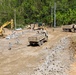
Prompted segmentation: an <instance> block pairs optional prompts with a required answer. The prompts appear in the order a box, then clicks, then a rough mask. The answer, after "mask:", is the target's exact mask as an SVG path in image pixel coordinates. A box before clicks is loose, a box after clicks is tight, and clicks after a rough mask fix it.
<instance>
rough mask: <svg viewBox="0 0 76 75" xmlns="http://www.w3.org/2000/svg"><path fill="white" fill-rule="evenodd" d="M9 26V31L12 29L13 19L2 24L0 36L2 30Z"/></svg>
mask: <svg viewBox="0 0 76 75" xmlns="http://www.w3.org/2000/svg"><path fill="white" fill-rule="evenodd" d="M9 24H10V25H11V29H12V28H13V19H11V21H9V22H8V21H7V22H6V23H4V24H3V25H2V26H1V27H0V35H3V28H4V27H6V26H8V25H9Z"/></svg>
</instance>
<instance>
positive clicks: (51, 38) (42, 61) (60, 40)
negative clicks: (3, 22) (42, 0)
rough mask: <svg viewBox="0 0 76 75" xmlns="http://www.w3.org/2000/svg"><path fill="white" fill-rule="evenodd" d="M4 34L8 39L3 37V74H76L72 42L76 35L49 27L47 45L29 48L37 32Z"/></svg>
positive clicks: (0, 50) (0, 43) (0, 53)
mask: <svg viewBox="0 0 76 75" xmlns="http://www.w3.org/2000/svg"><path fill="white" fill-rule="evenodd" d="M5 31H6V33H5V35H7V36H6V37H5V38H0V75H76V56H75V55H74V49H75V48H73V47H72V40H71V39H72V37H73V36H74V37H75V36H76V33H72V32H63V31H62V29H61V28H47V31H48V42H45V43H44V44H43V45H41V46H37V45H36V46H30V45H29V42H28V37H29V36H32V35H34V34H36V33H37V30H35V31H34V30H31V29H23V30H20V31H12V30H8V29H6V30H5ZM10 47H11V49H10ZM74 47H75V46H74ZM57 63H58V64H57Z"/></svg>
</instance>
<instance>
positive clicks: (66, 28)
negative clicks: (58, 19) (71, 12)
mask: <svg viewBox="0 0 76 75" xmlns="http://www.w3.org/2000/svg"><path fill="white" fill-rule="evenodd" d="M62 29H63V31H66V32H76V25H75V24H72V25H65V26H62Z"/></svg>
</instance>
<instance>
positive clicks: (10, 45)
mask: <svg viewBox="0 0 76 75" xmlns="http://www.w3.org/2000/svg"><path fill="white" fill-rule="evenodd" d="M11 47H12V44H11V42H9V49H8V50H11Z"/></svg>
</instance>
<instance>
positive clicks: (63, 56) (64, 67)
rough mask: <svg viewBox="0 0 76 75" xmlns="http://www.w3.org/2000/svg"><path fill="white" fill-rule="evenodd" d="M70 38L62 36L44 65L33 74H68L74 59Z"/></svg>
mask: <svg viewBox="0 0 76 75" xmlns="http://www.w3.org/2000/svg"><path fill="white" fill-rule="evenodd" d="M69 47H70V39H69V38H68V37H65V38H62V39H61V40H60V41H59V42H58V43H57V44H56V45H55V46H54V47H53V48H52V49H51V50H49V49H48V55H47V57H46V60H45V62H44V63H42V65H39V66H38V67H37V68H35V69H34V73H33V74H31V75H68V70H69V67H70V66H69V65H70V64H71V62H72V59H73V51H72V49H71V48H69Z"/></svg>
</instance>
